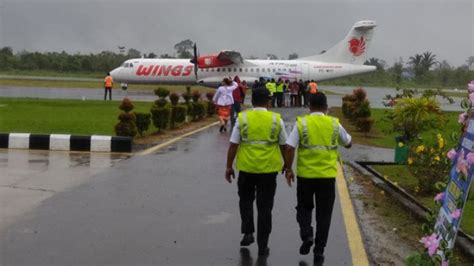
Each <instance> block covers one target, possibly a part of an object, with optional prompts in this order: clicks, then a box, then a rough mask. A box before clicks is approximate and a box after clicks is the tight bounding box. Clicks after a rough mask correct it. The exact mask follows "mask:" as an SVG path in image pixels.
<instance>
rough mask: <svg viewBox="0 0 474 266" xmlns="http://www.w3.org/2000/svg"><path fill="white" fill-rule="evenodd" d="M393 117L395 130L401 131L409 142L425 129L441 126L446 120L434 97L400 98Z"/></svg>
mask: <svg viewBox="0 0 474 266" xmlns="http://www.w3.org/2000/svg"><path fill="white" fill-rule="evenodd" d="M391 118H392V123H393V130H394V131H399V132H401V133H402V134H403V136H404V137H405V139H406V140H407V141H408V142H411V141H414V140H415V139H416V138H417V137H418V136H419V134H420V133H421V132H423V131H426V130H429V129H433V128H439V127H440V126H441V125H442V123H443V121H444V116H443V113H442V112H441V110H440V106H439V103H438V102H437V101H436V100H435V99H434V98H402V99H399V100H398V101H397V103H396V104H395V107H394V109H393V112H392V114H391Z"/></svg>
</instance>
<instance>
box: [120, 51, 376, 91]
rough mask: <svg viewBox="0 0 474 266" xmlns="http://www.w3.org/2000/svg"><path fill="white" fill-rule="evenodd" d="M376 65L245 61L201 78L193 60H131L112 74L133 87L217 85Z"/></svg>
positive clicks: (330, 75) (326, 75) (319, 76)
mask: <svg viewBox="0 0 474 266" xmlns="http://www.w3.org/2000/svg"><path fill="white" fill-rule="evenodd" d="M374 70H375V67H374V66H366V65H354V64H348V63H326V62H317V61H305V60H244V62H243V63H242V64H238V65H229V66H225V67H224V66H223V67H214V68H199V69H198V72H197V79H196V76H195V73H194V64H192V63H191V62H190V60H189V59H146V58H138V59H130V60H127V61H126V62H125V63H123V64H122V66H120V67H118V68H116V69H114V70H113V71H112V72H111V75H112V77H113V78H114V80H115V81H117V82H123V83H129V84H183V85H186V84H202V85H205V86H215V85H217V84H220V83H221V81H222V79H223V78H226V77H235V76H239V78H240V79H241V80H245V81H247V83H249V82H254V81H255V80H258V79H259V78H260V77H263V78H265V79H272V78H273V79H275V80H278V79H280V78H281V79H283V80H290V81H294V80H300V79H301V80H315V81H323V80H329V79H335V78H340V77H345V76H349V75H355V74H361V73H367V72H371V71H374Z"/></svg>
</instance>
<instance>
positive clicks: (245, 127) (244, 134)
mask: <svg viewBox="0 0 474 266" xmlns="http://www.w3.org/2000/svg"><path fill="white" fill-rule="evenodd" d="M276 130H277V115H276V114H275V113H272V131H271V135H270V139H272V140H275V141H264V140H248V138H249V135H248V134H249V133H248V120H247V112H242V136H241V138H242V143H246V144H263V145H271V144H274V143H275V142H277V141H278V139H277V138H275V133H276Z"/></svg>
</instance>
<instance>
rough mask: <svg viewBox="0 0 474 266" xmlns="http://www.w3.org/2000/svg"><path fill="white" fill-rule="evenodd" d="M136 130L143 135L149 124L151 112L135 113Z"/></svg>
mask: <svg viewBox="0 0 474 266" xmlns="http://www.w3.org/2000/svg"><path fill="white" fill-rule="evenodd" d="M135 117H136V125H137V130H138V133H139V134H140V136H143V133H145V132H146V131H147V130H148V129H149V128H150V124H151V114H150V113H135Z"/></svg>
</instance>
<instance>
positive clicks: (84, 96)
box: [0, 85, 462, 111]
mask: <svg viewBox="0 0 474 266" xmlns="http://www.w3.org/2000/svg"><path fill="white" fill-rule="evenodd" d="M320 88H321V89H322V90H329V91H332V92H335V93H338V94H347V93H351V92H352V90H353V89H354V87H352V86H324V85H322V86H320ZM364 89H365V90H366V91H367V98H368V100H369V101H370V105H371V107H372V108H386V107H385V106H384V105H383V104H382V102H383V100H382V99H383V98H385V96H386V95H388V94H390V95H395V94H396V93H397V92H396V90H395V89H394V88H375V87H367V88H364ZM125 96H128V97H129V98H131V99H132V100H135V101H155V100H156V96H155V95H154V93H153V92H152V91H137V90H129V91H128V92H125V91H122V90H120V89H115V90H113V95H112V99H113V100H117V101H119V100H122V99H123V98H124V97H125ZM0 97H32V98H54V99H78V100H103V99H104V91H103V89H81V88H31V87H12V86H0ZM341 97H342V96H341V95H328V103H329V105H330V106H341V104H342V99H341ZM453 99H454V100H455V103H453V104H449V103H448V102H447V101H446V100H444V99H441V98H439V99H438V100H439V101H440V103H441V108H442V109H443V110H445V111H462V109H461V107H460V105H459V103H460V101H461V98H459V97H454V98H453Z"/></svg>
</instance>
